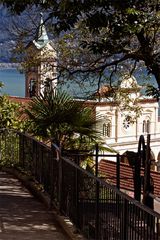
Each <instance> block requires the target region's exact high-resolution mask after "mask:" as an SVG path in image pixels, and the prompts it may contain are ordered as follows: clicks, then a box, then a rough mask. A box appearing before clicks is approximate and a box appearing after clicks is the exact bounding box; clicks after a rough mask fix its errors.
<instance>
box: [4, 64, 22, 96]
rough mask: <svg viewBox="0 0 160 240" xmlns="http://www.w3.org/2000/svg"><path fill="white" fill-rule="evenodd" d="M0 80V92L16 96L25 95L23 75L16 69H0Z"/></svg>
mask: <svg viewBox="0 0 160 240" xmlns="http://www.w3.org/2000/svg"><path fill="white" fill-rule="evenodd" d="M0 82H3V84H4V87H3V88H2V89H1V93H5V94H7V95H11V96H18V97H24V96H25V76H24V74H22V73H20V72H19V71H17V69H14V68H12V69H0Z"/></svg>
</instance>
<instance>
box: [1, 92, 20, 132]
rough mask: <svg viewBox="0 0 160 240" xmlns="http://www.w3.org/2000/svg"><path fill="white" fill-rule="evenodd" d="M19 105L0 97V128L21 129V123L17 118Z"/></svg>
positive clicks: (5, 97)
mask: <svg viewBox="0 0 160 240" xmlns="http://www.w3.org/2000/svg"><path fill="white" fill-rule="evenodd" d="M20 107H21V105H20V104H19V103H14V102H12V101H10V100H9V98H8V97H7V96H5V95H3V96H0V128H1V129H4V128H10V129H18V130H22V129H23V122H22V121H21V119H20V118H19V110H20Z"/></svg>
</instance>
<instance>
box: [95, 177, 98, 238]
mask: <svg viewBox="0 0 160 240" xmlns="http://www.w3.org/2000/svg"><path fill="white" fill-rule="evenodd" d="M95 227H96V229H95V239H96V240H98V239H99V181H98V180H96V219H95Z"/></svg>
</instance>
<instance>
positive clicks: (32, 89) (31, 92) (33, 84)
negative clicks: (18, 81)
mask: <svg viewBox="0 0 160 240" xmlns="http://www.w3.org/2000/svg"><path fill="white" fill-rule="evenodd" d="M29 95H30V97H34V96H35V95H36V80H35V79H31V80H30V84H29Z"/></svg>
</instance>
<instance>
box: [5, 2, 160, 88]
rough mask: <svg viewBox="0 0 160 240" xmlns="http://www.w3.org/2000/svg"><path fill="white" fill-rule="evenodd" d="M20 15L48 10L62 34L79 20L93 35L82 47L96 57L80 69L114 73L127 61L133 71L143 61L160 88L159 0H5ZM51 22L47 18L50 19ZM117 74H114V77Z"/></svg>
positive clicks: (78, 68) (84, 41)
mask: <svg viewBox="0 0 160 240" xmlns="http://www.w3.org/2000/svg"><path fill="white" fill-rule="evenodd" d="M1 2H2V3H4V4H5V5H6V6H7V7H9V8H10V9H11V10H12V11H14V12H16V13H18V14H20V13H21V12H22V11H24V9H26V7H28V6H31V5H37V6H40V7H41V8H42V9H44V10H46V11H48V13H49V14H48V18H47V19H52V18H54V22H52V26H53V27H54V29H55V30H56V31H57V32H58V33H62V32H64V31H70V30H73V29H74V30H75V28H77V25H78V24H79V22H81V26H82V27H83V29H86V31H88V32H89V33H90V34H91V36H93V38H89V39H84V38H82V39H81V40H82V41H81V46H82V47H83V48H85V49H88V50H89V51H91V52H92V53H94V55H95V56H96V57H95V59H93V60H92V61H91V62H89V64H88V66H87V65H86V64H84V65H81V67H77V68H76V69H75V71H74V72H77V71H81V72H82V71H90V72H91V71H94V72H99V74H100V75H101V76H102V75H103V74H106V69H108V68H111V70H112V72H116V71H118V70H119V69H120V66H122V65H124V64H126V63H127V65H128V66H130V72H131V73H132V72H133V71H134V69H135V68H136V65H139V63H143V64H144V65H145V67H146V69H147V71H148V74H150V73H151V74H153V75H154V76H155V78H156V80H157V83H158V86H159V87H160V50H159V42H160V2H159V0H144V1H141V0H127V1H123V2H122V1H120V0H115V1H111V0H109V1H106V0H101V1H100V0H95V1H92V0H85V1H71V0H62V1H37V0H34V1H30V0H26V1H23V3H21V2H19V1H12V0H8V1H6V0H5V1H3V0H2V1H1ZM46 21H47V20H46ZM112 75H113V74H111V77H112Z"/></svg>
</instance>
